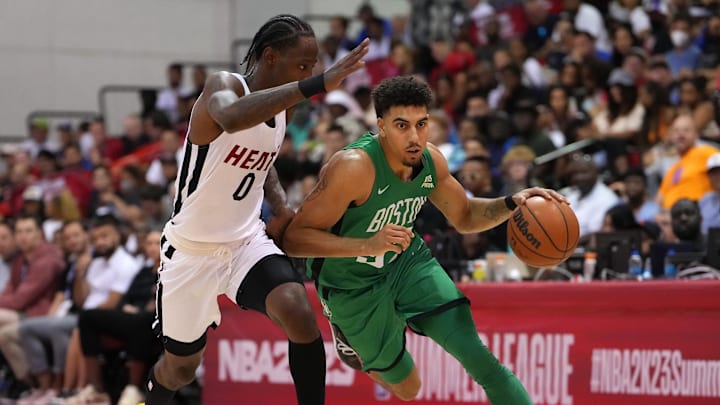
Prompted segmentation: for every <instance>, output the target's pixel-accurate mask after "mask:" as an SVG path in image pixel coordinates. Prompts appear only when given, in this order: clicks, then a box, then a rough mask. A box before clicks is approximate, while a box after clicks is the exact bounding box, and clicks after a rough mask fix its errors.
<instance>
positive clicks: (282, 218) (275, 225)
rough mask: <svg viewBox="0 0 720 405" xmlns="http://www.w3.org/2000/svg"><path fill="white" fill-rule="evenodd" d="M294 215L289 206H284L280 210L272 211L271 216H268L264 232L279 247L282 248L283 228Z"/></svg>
mask: <svg viewBox="0 0 720 405" xmlns="http://www.w3.org/2000/svg"><path fill="white" fill-rule="evenodd" d="M294 216H295V211H293V210H292V209H290V208H289V207H285V208H283V209H282V210H280V212H276V213H274V214H273V216H272V218H270V220H269V221H268V222H267V224H265V232H266V233H267V234H268V236H269V237H270V239H272V240H273V241H275V244H276V245H278V247H280V248H282V240H283V234H284V233H285V229H286V228H287V226H288V224H289V223H290V221H291V220H292V219H293V217H294Z"/></svg>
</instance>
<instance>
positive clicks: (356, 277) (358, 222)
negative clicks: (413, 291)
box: [308, 133, 437, 289]
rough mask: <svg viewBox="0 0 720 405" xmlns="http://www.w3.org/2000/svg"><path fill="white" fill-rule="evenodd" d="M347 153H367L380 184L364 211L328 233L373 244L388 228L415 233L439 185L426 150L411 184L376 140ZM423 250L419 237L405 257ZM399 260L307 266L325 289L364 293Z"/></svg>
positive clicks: (350, 213) (358, 209)
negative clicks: (371, 240)
mask: <svg viewBox="0 0 720 405" xmlns="http://www.w3.org/2000/svg"><path fill="white" fill-rule="evenodd" d="M345 149H362V150H364V151H365V152H366V153H367V154H368V156H370V159H371V160H372V162H373V166H374V167H375V183H374V184H373V188H372V192H371V194H370V197H369V198H368V200H367V201H366V202H365V203H363V204H362V205H360V206H356V205H354V204H352V205H351V206H350V207H349V208H348V209H347V210H346V211H345V214H344V215H343V216H342V218H340V220H339V221H338V222H337V223H336V224H335V225H334V226H333V227H332V228H331V229H329V231H330V232H332V233H333V234H336V235H339V236H345V237H350V238H370V237H371V236H373V235H374V234H376V233H377V232H379V231H380V230H381V229H382V228H383V227H384V226H385V225H387V224H395V225H402V226H405V227H408V228H412V227H413V224H414V222H415V218H416V217H417V214H418V212H419V211H420V208H422V206H423V205H424V204H425V202H426V201H427V198H428V195H429V194H430V193H431V192H432V191H433V190H434V189H435V186H436V181H437V176H436V174H435V165H434V164H433V161H432V157H431V156H430V152H429V151H428V150H427V148H426V149H425V150H424V151H423V154H422V169H420V170H419V172H418V173H416V175H415V176H414V177H413V179H412V181H409V182H405V181H403V180H401V179H399V178H398V177H397V176H396V175H395V173H393V171H392V170H391V169H390V166H389V165H388V163H387V161H386V160H385V154H384V153H383V150H382V147H380V143H379V142H378V140H377V139H376V138H375V137H374V136H373V135H372V134H370V133H367V134H365V135H363V136H362V137H360V138H359V139H358V140H357V141H355V142H353V143H352V144H350V145H348V146H346V147H345ZM418 249H427V247H426V246H425V242H423V240H422V238H421V237H420V236H419V235H418V234H415V237H414V238H413V240H412V242H411V244H410V247H408V249H407V250H406V251H405V253H407V252H408V251H411V250H412V251H416V250H418ZM397 258H398V254H397V253H395V252H387V253H385V255H384V256H358V257H343V258H336V257H333V258H313V259H309V260H308V276H310V277H312V278H313V279H315V280H317V281H318V282H319V283H320V285H323V286H326V287H331V288H338V289H355V288H362V287H366V286H369V285H371V284H373V283H374V282H375V281H377V280H378V279H380V278H383V277H385V275H386V274H385V272H388V271H392V270H393V265H392V264H393V262H395V260H396V259H397Z"/></svg>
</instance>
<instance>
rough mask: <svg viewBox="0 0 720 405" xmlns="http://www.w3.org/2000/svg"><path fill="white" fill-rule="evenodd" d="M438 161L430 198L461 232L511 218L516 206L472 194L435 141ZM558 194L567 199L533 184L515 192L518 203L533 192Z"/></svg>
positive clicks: (483, 228) (501, 199)
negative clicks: (434, 186) (511, 206)
mask: <svg viewBox="0 0 720 405" xmlns="http://www.w3.org/2000/svg"><path fill="white" fill-rule="evenodd" d="M428 148H430V153H431V154H432V157H433V162H434V163H435V170H436V172H437V179H438V184H437V187H436V188H435V191H433V192H432V194H430V201H431V202H432V203H433V204H434V205H435V206H436V207H437V208H438V209H439V210H440V211H441V212H442V213H443V214H444V215H445V217H446V218H447V219H448V221H449V222H450V224H451V225H452V226H453V227H454V228H455V229H457V231H458V232H460V233H476V232H482V231H486V230H488V229H492V228H494V227H496V226H498V225H500V224H501V223H503V222H505V221H506V220H507V219H508V218H510V214H511V213H512V210H510V209H509V208H508V207H507V204H506V203H505V198H504V197H499V198H468V197H467V195H466V194H465V190H463V187H462V185H460V183H458V181H457V180H456V179H455V178H454V177H453V176H452V175H450V170H449V169H448V165H447V161H446V160H445V158H444V157H443V156H442V154H441V153H440V151H439V150H438V149H437V147H435V146H434V145H428ZM536 195H538V196H541V197H544V198H548V199H549V198H554V199H556V200H558V201H559V202H564V203H567V200H566V199H565V197H563V196H561V195H560V194H558V193H557V192H555V191H554V190H549V189H544V188H537V187H534V188H529V189H526V190H522V191H520V192H518V193H517V194H515V195H513V196H512V200H513V202H514V203H515V204H516V205H522V204H525V200H526V199H528V198H530V197H532V196H536Z"/></svg>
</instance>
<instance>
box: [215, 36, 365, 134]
mask: <svg viewBox="0 0 720 405" xmlns="http://www.w3.org/2000/svg"><path fill="white" fill-rule="evenodd" d="M368 45H369V41H368V40H366V41H363V42H362V43H361V44H360V45H358V46H357V47H356V48H355V49H353V50H352V51H351V52H350V53H349V54H347V55H346V56H345V57H344V58H343V59H341V60H340V61H338V62H337V63H336V64H334V65H333V66H332V67H331V68H330V69H328V70H327V71H326V72H325V73H324V74H323V75H322V76H321V77H313V78H310V79H306V80H310V81H312V80H320V83H321V84H322V85H323V86H322V87H323V89H324V90H326V91H329V90H333V89H335V88H337V87H338V86H339V85H340V83H341V82H342V80H343V79H345V77H347V76H348V75H349V74H351V73H353V72H355V71H356V70H358V69H360V68H361V67H362V66H363V61H362V57H363V56H365V54H367V50H368ZM300 83H301V82H290V83H286V84H283V85H280V86H277V87H272V88H269V89H264V90H260V91H256V92H253V93H251V94H248V95H242V87H241V86H240V88H238V84H237V79H236V78H235V77H233V75H232V74H231V73H228V72H217V73H214V74H212V75H210V77H208V80H207V83H206V85H205V88H204V89H203V93H205V94H207V95H208V99H207V109H208V112H209V113H210V116H211V117H212V118H213V120H215V122H217V124H218V125H220V127H222V129H223V130H225V131H227V132H236V131H239V130H243V129H247V128H251V127H254V126H255V125H258V124H260V123H262V122H265V121H267V120H269V119H271V118H272V117H274V116H275V114H277V113H279V112H280V111H283V110H286V109H288V108H289V107H291V106H293V105H295V104H297V103H298V102H300V101H301V100H303V99H305V97H306V96H307V95H306V94H305V95H304V94H303V92H302V91H301V86H300ZM238 92H240V93H241V96H238V94H237V93H238Z"/></svg>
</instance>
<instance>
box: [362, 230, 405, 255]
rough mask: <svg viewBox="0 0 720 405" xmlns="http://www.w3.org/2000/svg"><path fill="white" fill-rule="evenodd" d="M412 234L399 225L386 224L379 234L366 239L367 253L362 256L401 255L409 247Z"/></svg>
mask: <svg viewBox="0 0 720 405" xmlns="http://www.w3.org/2000/svg"><path fill="white" fill-rule="evenodd" d="M412 238H413V232H412V231H411V230H410V229H408V228H406V227H404V226H400V225H393V224H387V225H385V226H384V227H383V229H381V230H380V232H378V233H376V234H375V235H373V236H372V237H371V238H369V239H368V243H367V252H366V253H365V254H364V256H382V255H384V254H385V253H386V252H389V251H392V252H395V253H402V252H403V251H405V249H407V248H408V246H410V241H412Z"/></svg>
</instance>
